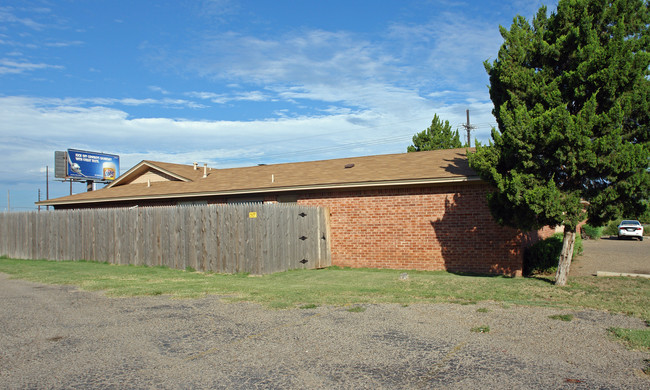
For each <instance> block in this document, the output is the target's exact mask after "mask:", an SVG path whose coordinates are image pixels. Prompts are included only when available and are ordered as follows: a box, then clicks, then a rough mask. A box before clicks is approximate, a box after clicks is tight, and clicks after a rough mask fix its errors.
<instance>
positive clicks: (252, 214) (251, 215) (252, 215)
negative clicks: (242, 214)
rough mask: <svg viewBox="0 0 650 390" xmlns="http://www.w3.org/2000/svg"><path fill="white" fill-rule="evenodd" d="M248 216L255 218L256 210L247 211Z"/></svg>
mask: <svg viewBox="0 0 650 390" xmlns="http://www.w3.org/2000/svg"><path fill="white" fill-rule="evenodd" d="M248 218H257V212H256V211H251V212H249V213H248Z"/></svg>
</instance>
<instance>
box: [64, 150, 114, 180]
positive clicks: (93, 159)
mask: <svg viewBox="0 0 650 390" xmlns="http://www.w3.org/2000/svg"><path fill="white" fill-rule="evenodd" d="M119 174H120V157H119V156H116V155H113V154H105V153H96V152H88V151H85V150H76V149H68V163H67V172H66V176H67V178H68V179H72V180H75V179H76V180H93V181H104V182H106V181H113V180H115V179H116V178H117V176H118V175H119Z"/></svg>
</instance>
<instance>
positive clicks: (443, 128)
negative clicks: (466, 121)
mask: <svg viewBox="0 0 650 390" xmlns="http://www.w3.org/2000/svg"><path fill="white" fill-rule="evenodd" d="M462 146H463V145H462V144H461V142H460V136H459V135H458V130H456V131H455V132H454V131H452V130H451V125H450V124H449V121H445V123H442V121H441V120H440V118H439V117H438V115H437V114H436V115H434V116H433V120H432V121H431V126H429V128H428V129H426V130H422V131H421V132H419V133H417V134H415V135H414V136H413V145H411V146H409V147H408V148H407V149H406V151H407V152H409V153H410V152H422V151H425V150H438V149H454V148H461V147H462Z"/></svg>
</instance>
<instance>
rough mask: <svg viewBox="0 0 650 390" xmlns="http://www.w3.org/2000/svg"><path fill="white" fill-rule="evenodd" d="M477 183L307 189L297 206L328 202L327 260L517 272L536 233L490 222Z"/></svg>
mask: <svg viewBox="0 0 650 390" xmlns="http://www.w3.org/2000/svg"><path fill="white" fill-rule="evenodd" d="M488 188H489V187H488V186H487V185H485V184H479V183H476V184H465V183H462V184H453V185H440V186H435V187H426V188H396V189H385V190H365V191H345V192H330V193H322V192H321V193H311V194H306V195H304V196H301V198H300V200H299V201H298V202H299V203H300V204H307V205H317V206H326V207H329V209H330V213H331V220H330V224H331V241H330V245H331V249H332V264H334V265H338V266H349V267H371V268H394V269H417V270H448V271H452V272H476V273H499V274H508V275H521V270H522V258H523V249H522V247H523V246H525V245H529V244H531V243H532V242H534V241H537V240H538V239H539V238H540V237H539V235H538V234H537V233H532V234H522V233H519V232H518V231H516V230H514V229H510V228H505V227H500V226H498V225H497V224H496V223H495V222H494V221H493V219H492V216H491V215H490V212H489V210H488V207H487V202H486V197H485V195H486V192H487V190H488Z"/></svg>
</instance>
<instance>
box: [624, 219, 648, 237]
mask: <svg viewBox="0 0 650 390" xmlns="http://www.w3.org/2000/svg"><path fill="white" fill-rule="evenodd" d="M621 237H636V238H638V239H639V240H640V241H643V225H641V223H640V222H639V221H633V220H625V221H621V223H620V224H619V225H618V239H619V240H620V239H621Z"/></svg>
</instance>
